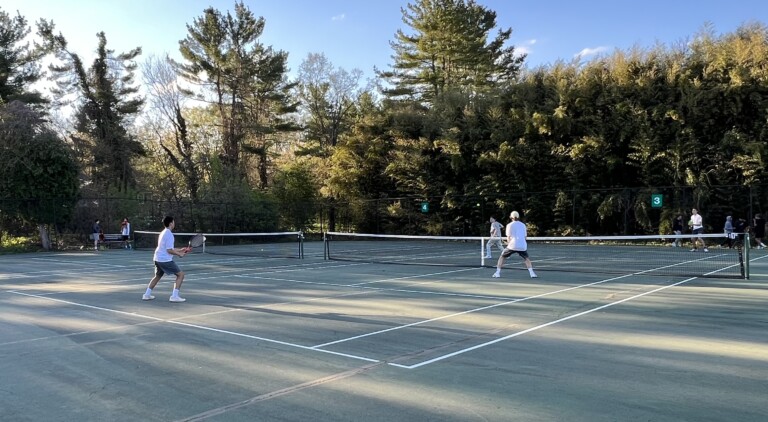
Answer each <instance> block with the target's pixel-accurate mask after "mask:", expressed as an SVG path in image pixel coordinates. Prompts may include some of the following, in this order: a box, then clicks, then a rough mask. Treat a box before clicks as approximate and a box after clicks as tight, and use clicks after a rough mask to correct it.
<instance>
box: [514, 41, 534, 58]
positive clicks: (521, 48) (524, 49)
mask: <svg viewBox="0 0 768 422" xmlns="http://www.w3.org/2000/svg"><path fill="white" fill-rule="evenodd" d="M534 44H536V39H531V40H526V41H523V42H521V43H520V44H518V45H516V46H515V55H517V56H522V55H523V54H526V55H527V54H531V52H533V48H532V47H533V45H534Z"/></svg>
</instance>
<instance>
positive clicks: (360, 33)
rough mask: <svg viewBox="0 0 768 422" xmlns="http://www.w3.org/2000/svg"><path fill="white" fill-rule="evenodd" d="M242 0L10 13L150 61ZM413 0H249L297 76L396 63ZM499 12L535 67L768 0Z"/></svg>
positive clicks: (25, 5)
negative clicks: (101, 38) (308, 61)
mask: <svg viewBox="0 0 768 422" xmlns="http://www.w3.org/2000/svg"><path fill="white" fill-rule="evenodd" d="M234 3H235V2H234V0H231V1H221V0H206V1H201V0H132V1H125V0H120V1H118V0H100V1H96V0H77V1H68V0H3V1H2V3H0V8H2V10H4V11H6V12H9V13H12V14H15V12H16V11H19V12H20V13H21V15H22V16H24V17H26V18H27V19H28V21H30V23H33V22H36V21H37V20H38V19H39V18H46V19H52V20H53V21H54V23H56V27H57V29H58V30H59V31H60V32H62V33H63V34H64V36H65V37H66V38H67V40H68V41H69V43H70V47H71V48H72V49H74V50H75V51H77V52H78V53H80V54H82V55H83V56H84V57H91V56H90V55H91V54H92V53H91V52H92V51H93V50H94V49H95V48H96V42H97V40H96V36H95V34H96V33H97V32H99V31H104V32H105V33H106V36H107V42H108V44H107V46H108V47H109V48H112V49H114V50H116V51H118V52H123V51H128V50H130V49H132V48H134V47H137V46H141V47H142V48H143V56H144V57H146V56H148V55H152V54H154V55H164V54H165V53H168V54H171V56H173V57H178V41H179V40H181V39H183V38H184V37H185V36H186V33H187V29H186V25H187V24H191V23H192V21H193V20H194V19H195V18H197V17H199V16H201V15H202V12H203V10H204V9H205V8H207V7H209V6H212V7H215V8H216V9H218V10H221V11H227V10H231V9H232V7H233V5H234ZM408 3H409V2H408V1H407V0H282V1H275V0H246V1H245V4H246V5H247V6H248V7H249V8H250V10H251V11H252V12H253V13H254V14H255V15H257V16H263V17H264V18H265V20H266V28H265V31H264V34H263V36H262V42H263V43H264V44H266V45H271V46H272V47H274V48H275V49H280V50H284V51H287V52H288V53H289V66H290V67H291V69H292V71H296V69H297V68H298V66H299V64H300V63H301V62H302V60H303V59H304V58H306V56H307V54H308V53H310V52H312V53H324V54H325V55H326V56H327V57H328V58H329V59H330V60H331V62H332V63H333V64H334V65H336V66H337V67H341V68H344V69H347V70H351V69H354V68H357V69H361V70H363V71H364V72H365V73H366V75H367V76H372V75H373V68H374V66H376V67H378V68H380V69H386V68H388V66H389V65H390V64H391V63H392V60H391V57H390V56H391V54H392V51H391V48H390V46H389V42H390V41H392V40H394V34H395V32H396V31H397V30H398V29H403V30H406V31H407V30H408V28H407V27H406V26H405V25H404V24H403V22H402V20H401V18H402V14H401V12H400V8H401V7H405V5H407V4H408ZM477 3H479V4H481V5H483V6H485V7H487V8H489V9H491V10H494V11H496V13H497V15H498V17H497V21H498V24H499V27H500V28H512V30H513V32H512V37H511V40H510V41H511V43H512V44H513V45H515V46H516V48H517V49H518V50H519V51H525V52H527V54H528V58H527V60H526V63H527V66H529V67H536V66H539V65H547V64H551V63H553V62H555V61H557V60H560V59H562V60H566V61H570V60H571V59H572V58H573V57H574V56H575V55H578V54H580V53H581V54H582V56H583V57H584V58H586V59H588V58H590V57H591V54H593V53H595V52H607V53H610V52H611V51H613V50H614V49H617V48H618V49H622V50H626V49H629V48H631V47H632V46H635V45H637V46H641V47H651V46H653V45H654V44H656V43H657V42H658V43H663V44H666V45H672V44H676V43H679V42H685V41H686V40H689V39H691V38H692V37H693V36H694V35H695V34H696V33H697V32H699V30H701V28H702V27H703V25H704V24H705V23H706V22H709V23H711V24H712V25H713V27H714V29H715V31H716V32H717V33H725V32H731V31H733V30H735V29H736V28H737V27H738V26H739V25H741V24H743V23H745V22H750V21H759V22H762V23H766V22H768V1H765V0H732V1H724V0H698V1H695V0H694V1H688V0H664V1H660V0H643V1H623V0H613V1H607V0H594V1H589V0H584V1H575V0H571V1H567V0H560V1H547V0H539V1H525V2H521V1H517V0H477Z"/></svg>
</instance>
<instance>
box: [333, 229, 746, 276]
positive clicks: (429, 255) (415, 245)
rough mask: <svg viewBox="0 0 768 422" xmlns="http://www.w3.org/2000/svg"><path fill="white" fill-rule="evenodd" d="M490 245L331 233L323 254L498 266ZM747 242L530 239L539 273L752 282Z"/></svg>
mask: <svg viewBox="0 0 768 422" xmlns="http://www.w3.org/2000/svg"><path fill="white" fill-rule="evenodd" d="M694 238H701V239H702V240H703V241H704V244H705V245H706V248H707V252H705V251H704V248H703V247H702V246H701V244H699V248H698V249H697V250H696V251H692V249H693V246H692V245H693V239H694ZM488 240H489V239H488V238H487V237H466V236H462V237H448V236H400V235H376V234H359V233H339V232H329V233H326V234H325V237H324V249H325V253H324V255H325V259H328V260H348V261H360V262H369V263H388V264H404V265H407V264H415V265H444V266H458V267H482V266H485V267H495V266H496V262H497V260H498V258H499V255H500V254H501V251H500V250H499V249H498V248H497V247H496V246H495V245H492V246H493V247H492V249H491V253H492V258H490V259H489V258H486V253H487V249H486V246H487V242H488ZM675 241H678V242H679V246H675V245H677V242H675ZM745 243H746V244H747V245H748V242H744V241H743V239H742V238H740V237H739V236H735V238H731V237H729V236H727V235H725V234H703V235H697V236H693V235H669V236H601V237H598V236H575V237H529V238H528V254H529V257H530V259H531V261H532V262H533V266H534V268H535V269H536V270H537V271H539V270H543V271H546V270H552V271H565V272H587V273H608V274H634V273H642V274H647V275H657V276H683V277H718V278H748V277H749V262H748V261H749V260H748V249H747V248H745V247H743V245H744V244H745ZM504 246H505V245H504ZM519 261H520V258H519V257H517V256H516V255H515V256H512V257H510V258H509V259H507V261H506V263H505V267H507V268H521V269H522V268H524V267H523V265H522V263H521V262H519Z"/></svg>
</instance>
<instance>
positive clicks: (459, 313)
mask: <svg viewBox="0 0 768 422" xmlns="http://www.w3.org/2000/svg"><path fill="white" fill-rule="evenodd" d="M696 261H698V259H697V260H692V261H689V262H696ZM677 265H681V264H679V263H678V264H671V265H665V266H663V267H658V268H654V269H650V270H644V271H639V272H636V273H631V274H625V275H622V276H617V277H612V278H608V279H605V280H600V281H595V282H592V283H587V284H582V285H579V286H573V287H568V288H565V289H561V290H555V291H552V292H547V293H542V294H539V295H535V296H529V297H524V298H519V299H514V300H509V301H506V302H501V303H497V304H494V305H488V306H483V307H480V308H474V309H469V310H467V311H463V312H456V313H453V314H449V315H443V316H440V317H437V318H432V319H427V320H423V321H418V322H413V323H410V324H405V325H398V326H396V327H391V328H386V329H383V330H379V331H374V332H370V333H366V334H361V335H358V336H353V337H347V338H343V339H339V340H336V341H332V342H328V343H323V344H318V345H315V346H313V347H315V348H320V347H326V346H330V345H333V344H338V343H344V342H347V341H351V340H357V339H360V338H364V337H369V336H373V335H378V334H382V333H387V332H390V331H395V330H402V329H404V328H409V327H413V326H417V325H422V324H427V323H430V322H434V321H439V320H442V319H446V318H452V317H455V316H460V315H466V314H471V313H474V312H479V311H484V310H487V309H492V308H496V307H499V306H504V305H509V304H511V303H517V302H523V301H526V300H530V299H537V298H540V297H544V296H549V295H553V294H557V293H563V292H567V291H569V290H574V289H580V288H583V287H590V286H594V285H598V284H603V283H607V282H609V281H614V280H619V279H622V278H625V277H631V276H634V275H642V274H645V273H649V272H653V271H658V270H663V269H665V268H669V267H674V266H677ZM714 273H715V271H713V272H712V273H708V274H705V275H709V274H714Z"/></svg>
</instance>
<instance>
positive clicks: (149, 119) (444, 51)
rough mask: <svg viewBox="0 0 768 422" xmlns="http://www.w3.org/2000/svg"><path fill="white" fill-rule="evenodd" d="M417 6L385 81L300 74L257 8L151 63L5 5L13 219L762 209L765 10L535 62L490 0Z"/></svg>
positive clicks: (529, 216)
mask: <svg viewBox="0 0 768 422" xmlns="http://www.w3.org/2000/svg"><path fill="white" fill-rule="evenodd" d="M401 13H402V15H403V23H404V25H405V27H404V28H401V29H399V30H397V31H396V33H395V34H394V38H393V40H392V41H391V42H390V44H391V46H392V60H393V62H392V64H391V66H390V67H389V69H386V70H380V69H376V79H375V80H374V81H368V83H366V82H365V81H363V78H362V72H361V71H359V70H357V69H352V70H347V69H342V68H338V67H336V66H334V65H333V63H331V62H330V61H329V60H328V59H327V58H326V57H325V55H324V54H322V53H321V52H318V53H312V54H309V55H308V56H307V57H306V58H305V59H304V61H303V62H302V64H301V65H300V67H299V69H298V72H297V74H296V77H295V78H294V79H291V78H290V77H289V69H288V67H287V57H288V52H285V51H282V50H278V49H276V48H274V47H273V46H267V45H264V44H263V43H262V42H261V41H260V37H261V35H262V34H263V31H264V28H265V26H266V24H267V22H266V21H265V19H264V18H262V17H257V15H256V14H254V12H253V11H251V10H250V9H249V8H248V7H247V6H245V5H244V4H243V3H242V2H238V3H235V4H234V7H233V10H232V11H220V10H217V9H214V8H208V9H205V10H204V11H203V12H202V15H201V16H200V17H198V18H196V19H195V20H194V21H193V22H191V23H190V24H188V25H187V29H188V33H187V35H186V37H185V38H184V39H182V40H180V41H179V53H180V57H181V59H180V60H174V59H171V58H169V57H149V58H146V59H145V60H144V61H141V62H140V61H139V58H140V57H141V48H140V47H136V48H135V49H133V50H131V51H129V52H125V53H116V52H114V51H113V50H110V49H109V48H108V42H107V35H106V34H105V33H104V32H101V33H99V34H98V35H97V37H96V42H97V48H96V50H95V52H96V58H95V59H94V60H93V61H92V62H91V63H90V64H87V63H85V62H84V61H83V59H82V58H81V57H80V56H79V55H78V54H77V53H76V52H74V51H72V50H70V48H69V45H68V43H67V40H66V37H65V35H63V34H61V33H57V32H56V30H55V25H54V22H53V21H47V20H41V21H40V22H38V23H36V25H35V26H36V32H35V34H36V36H37V38H36V41H33V42H29V41H26V40H28V37H27V36H28V35H29V34H30V33H31V31H32V28H31V26H30V25H29V24H28V22H27V21H26V19H25V18H24V17H22V16H20V15H18V14H17V15H16V16H14V15H11V14H9V13H8V12H6V11H3V10H2V9H0V55H1V57H0V148H2V150H3V154H2V155H0V232H3V233H6V235H7V234H11V235H14V234H20V233H24V232H25V231H27V232H29V231H30V230H31V229H32V228H35V229H36V230H37V231H38V232H39V233H40V236H41V238H42V240H43V245H44V246H46V245H47V240H46V239H47V234H48V231H50V230H51V229H52V228H55V229H56V230H58V231H60V230H70V231H76V230H78V229H82V227H78V225H82V224H86V222H85V221H79V222H73V215H75V214H76V213H77V212H78V211H77V208H78V206H77V205H76V204H78V203H79V202H78V200H80V199H82V198H107V197H108V198H126V199H136V198H137V197H139V196H141V197H144V198H146V197H147V196H149V197H151V198H156V199H158V198H161V199H162V200H163V201H167V202H168V203H173V202H175V203H186V204H191V207H192V208H198V209H200V208H205V207H208V205H207V204H222V203H227V204H232V206H230V207H228V208H227V209H231V210H237V213H238V214H239V215H240V216H241V217H242V218H240V219H239V220H238V221H242V222H243V223H242V224H241V225H240V226H239V227H238V229H239V230H243V231H269V230H277V229H302V230H307V231H320V230H337V229H339V230H352V231H359V232H390V233H419V234H426V233H429V234H445V235H449V234H462V235H466V234H479V233H482V232H484V231H485V230H484V229H483V227H484V224H485V222H486V221H487V219H488V217H489V216H490V215H495V216H496V217H497V218H499V217H502V216H504V215H507V214H508V213H509V211H510V210H512V209H517V210H518V211H520V212H521V214H522V215H523V219H524V220H526V221H527V222H528V223H529V225H530V227H531V231H532V232H533V233H534V234H539V235H558V234H612V233H638V234H646V233H660V232H661V233H663V232H669V230H670V228H669V222H670V221H671V219H672V216H673V215H676V214H678V213H680V212H685V211H686V208H690V207H697V208H700V209H702V210H703V211H702V213H703V214H704V215H705V222H708V223H709V224H710V225H711V227H710V228H714V229H716V230H718V231H719V230H720V229H721V227H719V226H718V225H719V220H720V219H721V218H722V219H724V216H725V215H730V214H740V215H743V216H747V214H749V213H752V212H763V206H762V204H765V203H766V200H768V192H766V189H765V187H764V186H763V185H764V183H765V181H764V172H765V162H764V160H763V157H764V154H765V149H766V140H768V95H766V94H768V28H766V26H765V25H764V24H763V23H760V22H752V23H745V24H743V25H742V26H740V27H739V28H738V29H737V30H735V31H734V32H731V33H726V34H717V33H716V32H715V30H714V28H712V27H710V26H707V25H704V26H703V27H702V29H701V30H700V32H699V33H697V34H693V35H692V38H691V39H690V40H687V42H682V41H681V42H680V43H679V44H678V45H671V46H668V45H655V46H652V47H647V48H644V47H634V48H631V49H629V50H616V51H614V52H612V53H610V54H606V55H603V56H600V57H597V58H594V59H591V60H589V61H580V60H578V59H574V60H570V61H565V60H561V61H558V62H556V63H553V64H549V65H545V66H540V67H536V68H528V67H526V66H525V55H523V54H518V53H517V52H516V51H515V48H514V46H511V45H510V43H509V39H510V37H511V33H512V30H511V29H510V28H498V26H497V23H496V17H497V15H496V12H494V11H493V10H490V9H488V8H486V7H484V6H482V5H479V4H477V3H476V2H474V1H471V0H469V1H468V0H416V1H414V2H412V3H409V4H408V5H407V6H406V7H404V8H402V9H401ZM46 57H53V58H55V60H54V63H53V64H52V65H51V66H49V67H48V69H46V70H45V71H44V70H43V68H42V63H43V60H44V59H45V58H46ZM138 72H140V73H141V76H142V80H141V81H139V80H138V79H137V78H136V76H137V73H138ZM45 77H47V78H49V79H51V80H52V81H53V82H54V83H55V85H53V87H52V88H47V89H46V91H45V92H40V91H39V90H38V88H37V87H38V86H39V85H38V84H36V83H37V82H39V81H42V80H43V79H44V78H45ZM61 110H69V111H70V114H69V115H67V116H66V117H62V114H61ZM651 193H663V194H664V198H665V204H664V207H663V208H662V209H659V210H656V209H653V208H652V207H651V204H650V195H651ZM52 198H56V199H57V200H56V202H55V203H56V205H55V208H56V209H55V210H51V209H50V206H30V205H29V201H28V200H32V199H38V200H39V199H52ZM43 202H44V201H43ZM422 203H427V204H428V209H429V212H427V213H424V212H421V210H420V209H419V206H418V205H419V204H422ZM80 212H81V213H82V210H81V211H80ZM132 212H136V213H140V212H141V210H140V207H139V209H137V210H136V209H133V210H132ZM96 213H98V211H94V214H95V215H94V216H95V217H97V216H98V214H96ZM208 214H215V212H209V213H208ZM53 215H55V218H54V217H52V216H53ZM707 217H711V218H707ZM211 218H215V216H213V217H211ZM184 224H186V225H187V226H186V229H187V230H211V226H213V225H214V223H213V222H212V221H211V219H210V218H202V217H200V218H190V219H189V220H188V221H186V222H185V223H184Z"/></svg>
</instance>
